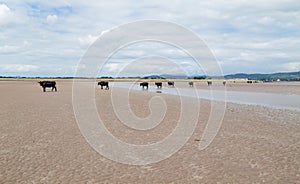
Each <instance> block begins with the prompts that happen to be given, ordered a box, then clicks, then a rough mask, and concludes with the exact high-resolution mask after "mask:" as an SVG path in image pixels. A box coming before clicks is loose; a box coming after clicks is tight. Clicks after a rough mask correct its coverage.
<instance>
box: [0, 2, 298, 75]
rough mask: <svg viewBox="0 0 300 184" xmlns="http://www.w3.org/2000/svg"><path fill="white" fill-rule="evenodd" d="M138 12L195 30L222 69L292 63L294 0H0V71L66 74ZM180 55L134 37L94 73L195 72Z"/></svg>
mask: <svg viewBox="0 0 300 184" xmlns="http://www.w3.org/2000/svg"><path fill="white" fill-rule="evenodd" d="M145 19H155V20H162V21H170V22H173V23H176V24H179V25H181V26H184V27H185V28H187V29H189V30H191V31H193V32H194V33H196V34H197V35H198V36H199V37H200V38H201V39H202V40H203V41H204V42H205V43H206V44H207V46H208V47H209V48H210V49H211V50H212V52H213V53H214V54H215V56H216V59H217V60H218V63H219V65H220V67H221V69H222V70H223V73H224V74H230V73H240V72H244V73H257V72H261V73H272V72H281V71H299V70H300V52H299V51H300V3H299V1H298V0H252V1H248V0H231V1H226V0H224V1H221V0H211V1H206V0H203V1H201V0H187V1H179V0H165V1H133V0H122V1H121V0H120V1H113V0H112V1H91V0H85V1H82V0H51V1H42V0H40V1H38V0H4V1H3V0H2V1H1V0H0V76H74V74H75V72H76V68H77V64H78V63H79V61H80V59H81V58H82V57H83V55H84V53H85V52H86V50H87V49H88V48H89V46H90V44H92V43H93V42H94V41H95V40H97V38H99V36H101V35H103V34H105V33H107V30H110V29H112V28H115V27H117V26H119V25H122V24H126V23H129V22H132V21H137V20H145ZM182 55H184V53H182V51H180V50H178V49H176V48H174V47H171V46H170V45H164V44H162V43H148V42H145V43H138V44H136V45H130V46H129V47H126V48H124V49H123V50H120V51H118V52H117V53H116V54H115V55H114V57H112V58H111V61H108V63H107V65H106V66H105V68H104V69H103V73H101V75H116V73H118V72H121V73H123V74H124V75H131V76H135V75H144V74H147V73H149V74H159V73H171V74H175V73H180V71H183V70H184V71H188V73H189V74H200V73H201V72H202V71H201V69H199V68H195V67H194V65H193V61H192V60H191V59H190V58H188V57H182ZM147 56H149V57H151V58H152V59H149V58H148V59H146V60H145V62H144V63H143V62H141V59H140V58H145V57H147ZM160 58H161V60H162V61H161V62H159V61H160ZM168 58H169V60H170V61H167V59H168ZM126 62H127V63H126ZM125 66H126V67H125ZM176 68H178V70H177V69H176ZM126 69H127V73H126ZM121 70H122V71H121ZM145 71H146V72H145Z"/></svg>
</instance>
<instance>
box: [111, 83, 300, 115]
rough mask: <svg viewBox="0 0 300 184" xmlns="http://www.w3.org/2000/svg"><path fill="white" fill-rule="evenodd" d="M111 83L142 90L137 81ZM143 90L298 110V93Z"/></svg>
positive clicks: (150, 88) (299, 104) (169, 88)
mask: <svg viewBox="0 0 300 184" xmlns="http://www.w3.org/2000/svg"><path fill="white" fill-rule="evenodd" d="M111 85H112V86H114V87H120V88H128V89H131V90H140V91H141V90H142V87H140V86H139V84H138V83H129V82H115V83H112V84H111ZM144 91H148V92H156V93H163V94H171V95H178V96H186V97H194V98H199V99H207V100H216V101H225V102H232V103H238V104H248V105H262V106H266V107H271V108H278V109H289V110H296V111H300V95H288V94H275V93H259V92H240V91H225V90H224V91H222V90H204V89H195V88H176V87H163V88H162V89H157V88H156V86H152V85H149V89H148V90H146V89H145V90H144Z"/></svg>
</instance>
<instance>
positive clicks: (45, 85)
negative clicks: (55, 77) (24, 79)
mask: <svg viewBox="0 0 300 184" xmlns="http://www.w3.org/2000/svg"><path fill="white" fill-rule="evenodd" d="M38 83H39V84H40V85H41V86H42V88H43V91H44V92H46V88H52V90H51V91H53V90H54V89H55V91H57V88H56V82H55V81H40V82H38Z"/></svg>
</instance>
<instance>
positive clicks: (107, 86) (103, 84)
mask: <svg viewBox="0 0 300 184" xmlns="http://www.w3.org/2000/svg"><path fill="white" fill-rule="evenodd" d="M98 85H100V86H101V89H103V86H105V89H109V85H108V82H107V81H100V82H98Z"/></svg>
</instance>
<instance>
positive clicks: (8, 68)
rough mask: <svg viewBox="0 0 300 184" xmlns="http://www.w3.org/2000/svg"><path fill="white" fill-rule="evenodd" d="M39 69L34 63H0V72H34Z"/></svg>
mask: <svg viewBox="0 0 300 184" xmlns="http://www.w3.org/2000/svg"><path fill="white" fill-rule="evenodd" d="M38 69H39V67H38V66H35V65H27V64H6V65H0V70H1V71H2V72H12V73H17V72H35V71H37V70H38Z"/></svg>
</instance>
